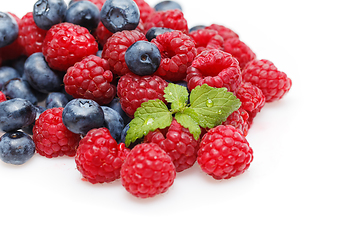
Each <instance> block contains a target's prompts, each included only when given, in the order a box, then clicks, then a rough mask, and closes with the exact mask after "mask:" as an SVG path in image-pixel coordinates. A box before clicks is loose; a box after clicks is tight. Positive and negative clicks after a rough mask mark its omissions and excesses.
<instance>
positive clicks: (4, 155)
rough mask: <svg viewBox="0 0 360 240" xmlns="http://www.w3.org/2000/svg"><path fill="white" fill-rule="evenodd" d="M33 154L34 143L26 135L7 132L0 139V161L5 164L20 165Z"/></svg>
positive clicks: (18, 132)
mask: <svg viewBox="0 0 360 240" xmlns="http://www.w3.org/2000/svg"><path fill="white" fill-rule="evenodd" d="M34 154H35V143H34V141H33V140H32V138H31V137H30V136H29V135H27V134H26V133H23V132H20V131H14V132H8V133H5V134H4V135H2V136H1V138H0V159H1V160H2V161H4V162H5V163H9V164H14V165H21V164H24V163H25V162H27V161H28V160H29V159H30V158H32V156H34Z"/></svg>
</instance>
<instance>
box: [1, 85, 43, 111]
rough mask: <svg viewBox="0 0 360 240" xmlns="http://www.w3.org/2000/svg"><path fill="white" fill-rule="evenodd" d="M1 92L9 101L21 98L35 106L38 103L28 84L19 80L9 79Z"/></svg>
mask: <svg viewBox="0 0 360 240" xmlns="http://www.w3.org/2000/svg"><path fill="white" fill-rule="evenodd" d="M1 91H2V92H3V93H4V94H5V95H6V96H7V97H8V98H10V99H11V98H23V99H26V100H29V101H30V102H31V103H32V104H33V105H36V104H37V102H38V99H37V98H36V96H35V94H34V92H33V90H32V88H31V86H30V84H29V82H28V81H25V80H22V79H21V78H13V79H10V80H9V81H7V82H6V83H4V85H3V86H2V88H1Z"/></svg>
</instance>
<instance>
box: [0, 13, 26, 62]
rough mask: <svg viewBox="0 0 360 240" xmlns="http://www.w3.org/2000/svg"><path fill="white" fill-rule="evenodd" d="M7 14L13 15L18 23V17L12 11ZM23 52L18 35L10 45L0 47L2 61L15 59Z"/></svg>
mask: <svg viewBox="0 0 360 240" xmlns="http://www.w3.org/2000/svg"><path fill="white" fill-rule="evenodd" d="M9 14H10V15H11V16H13V17H14V19H15V20H16V22H17V24H18V25H20V18H18V17H17V16H16V15H15V14H13V13H9ZM23 52H24V48H23V47H22V45H21V44H20V41H19V37H17V38H16V40H15V41H14V42H13V43H11V44H10V45H7V46H5V47H2V48H0V56H1V58H2V60H3V61H6V60H14V59H17V58H19V57H20V56H21V55H22V54H23ZM0 66H1V63H0Z"/></svg>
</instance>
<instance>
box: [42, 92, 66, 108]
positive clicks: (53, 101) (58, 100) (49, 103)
mask: <svg viewBox="0 0 360 240" xmlns="http://www.w3.org/2000/svg"><path fill="white" fill-rule="evenodd" d="M68 102H69V100H68V98H67V96H66V95H65V94H64V93H61V92H52V93H49V95H48V96H47V98H46V100H45V106H46V108H47V109H49V108H57V107H62V108H63V107H65V106H66V104H67V103H68Z"/></svg>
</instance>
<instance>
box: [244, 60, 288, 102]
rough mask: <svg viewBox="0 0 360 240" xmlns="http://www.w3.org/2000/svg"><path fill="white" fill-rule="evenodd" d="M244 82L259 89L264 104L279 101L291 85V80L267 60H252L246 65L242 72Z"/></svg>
mask: <svg viewBox="0 0 360 240" xmlns="http://www.w3.org/2000/svg"><path fill="white" fill-rule="evenodd" d="M242 78H243V79H244V81H245V82H250V83H252V84H253V85H255V86H257V87H258V88H260V90H261V91H262V92H263V94H264V96H265V101H266V102H273V101H276V100H280V99H281V98H282V97H283V96H284V95H285V93H287V92H288V91H289V90H290V88H291V85H292V82H291V79H290V78H288V77H287V75H286V74H285V73H284V72H281V71H279V70H278V69H277V68H276V66H275V65H274V64H273V63H272V62H271V61H269V60H265V59H262V60H253V61H251V62H249V63H248V64H246V66H245V68H244V69H243V72H242Z"/></svg>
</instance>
